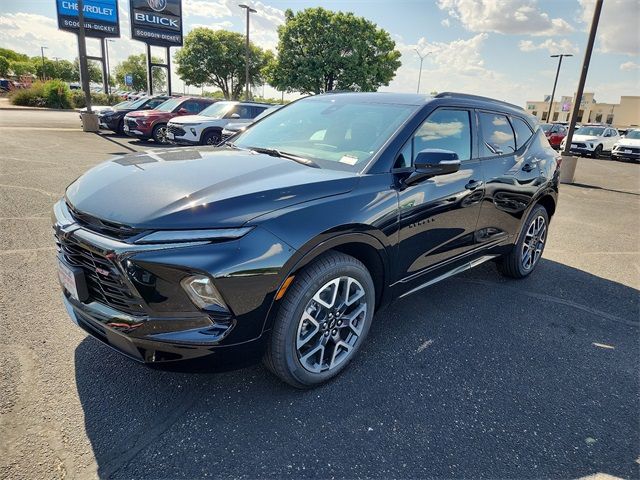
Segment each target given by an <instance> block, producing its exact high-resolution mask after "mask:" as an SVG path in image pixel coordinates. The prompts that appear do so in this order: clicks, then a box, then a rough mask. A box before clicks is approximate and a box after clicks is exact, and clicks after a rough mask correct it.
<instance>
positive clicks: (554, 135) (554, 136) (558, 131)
mask: <svg viewBox="0 0 640 480" xmlns="http://www.w3.org/2000/svg"><path fill="white" fill-rule="evenodd" d="M540 127H541V128H542V131H543V132H544V134H545V135H546V137H547V140H549V145H551V146H552V147H553V148H560V144H561V143H562V140H563V139H564V137H566V136H567V127H566V126H564V125H563V124H561V123H542V124H540Z"/></svg>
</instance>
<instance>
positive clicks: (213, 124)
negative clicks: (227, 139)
mask: <svg viewBox="0 0 640 480" xmlns="http://www.w3.org/2000/svg"><path fill="white" fill-rule="evenodd" d="M270 106H271V105H269V104H267V103H255V102H234V101H223V102H217V103H216V104H215V105H211V106H210V107H208V108H207V109H205V110H203V111H202V112H200V113H199V114H198V115H188V116H185V117H181V118H175V119H173V120H172V121H171V122H169V124H168V126H167V127H168V138H169V140H170V141H171V142H173V143H178V144H181V145H217V144H218V143H220V142H221V141H222V129H223V128H224V127H225V125H227V124H228V123H230V122H233V121H242V120H245V121H251V120H253V119H254V118H255V117H257V116H258V115H259V114H261V113H262V112H264V111H265V110H266V109H267V108H269V107H270Z"/></svg>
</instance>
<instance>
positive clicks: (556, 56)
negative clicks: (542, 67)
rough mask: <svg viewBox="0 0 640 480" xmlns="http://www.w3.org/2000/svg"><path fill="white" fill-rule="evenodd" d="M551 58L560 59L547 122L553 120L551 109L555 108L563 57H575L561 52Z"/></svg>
mask: <svg viewBox="0 0 640 480" xmlns="http://www.w3.org/2000/svg"><path fill="white" fill-rule="evenodd" d="M550 57H551V58H557V59H558V69H557V70H556V79H555V81H554V82H553V90H552V91H551V100H549V111H548V112H547V122H549V123H550V122H551V111H552V110H553V97H554V96H555V95H556V85H557V84H558V75H560V66H561V65H562V58H563V57H573V55H572V54H571V53H560V54H558V55H550Z"/></svg>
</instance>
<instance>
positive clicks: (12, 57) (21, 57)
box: [0, 48, 29, 62]
mask: <svg viewBox="0 0 640 480" xmlns="http://www.w3.org/2000/svg"><path fill="white" fill-rule="evenodd" d="M0 56H3V57H4V58H6V59H7V60H9V61H10V62H27V61H29V57H28V56H27V55H25V54H24V53H18V52H16V51H15V50H11V49H9V48H0Z"/></svg>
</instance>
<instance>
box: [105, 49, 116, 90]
mask: <svg viewBox="0 0 640 480" xmlns="http://www.w3.org/2000/svg"><path fill="white" fill-rule="evenodd" d="M109 42H111V43H115V40H111V39H110V38H105V39H104V55H105V62H106V63H107V69H106V70H107V87H108V90H109V91H108V92H104V93H107V94H108V93H111V84H110V83H109V77H110V76H111V65H109Z"/></svg>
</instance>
